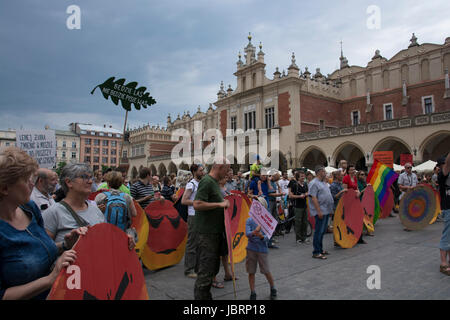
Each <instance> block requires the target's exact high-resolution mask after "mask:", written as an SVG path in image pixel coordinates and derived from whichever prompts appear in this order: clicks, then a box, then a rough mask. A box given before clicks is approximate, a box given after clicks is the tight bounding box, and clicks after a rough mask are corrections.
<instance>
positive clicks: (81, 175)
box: [77, 174, 94, 181]
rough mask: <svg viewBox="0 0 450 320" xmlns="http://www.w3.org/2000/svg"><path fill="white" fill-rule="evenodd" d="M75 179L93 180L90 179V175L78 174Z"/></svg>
mask: <svg viewBox="0 0 450 320" xmlns="http://www.w3.org/2000/svg"><path fill="white" fill-rule="evenodd" d="M77 178H81V179H83V180H84V181H86V180H88V181H89V180H92V179H94V177H92V176H91V175H90V174H80V175H79V176H78V177H77Z"/></svg>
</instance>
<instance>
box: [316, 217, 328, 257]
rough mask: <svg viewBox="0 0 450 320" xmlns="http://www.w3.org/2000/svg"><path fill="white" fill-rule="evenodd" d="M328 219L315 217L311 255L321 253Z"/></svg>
mask: <svg viewBox="0 0 450 320" xmlns="http://www.w3.org/2000/svg"><path fill="white" fill-rule="evenodd" d="M328 217H329V215H324V216H323V218H322V219H320V218H319V216H315V217H314V219H315V220H316V225H315V228H314V237H313V248H314V251H313V254H314V255H317V254H321V253H322V252H323V247H322V241H323V236H324V234H325V232H326V231H327V227H328Z"/></svg>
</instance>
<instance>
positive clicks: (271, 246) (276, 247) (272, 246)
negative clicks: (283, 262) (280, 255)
mask: <svg viewBox="0 0 450 320" xmlns="http://www.w3.org/2000/svg"><path fill="white" fill-rule="evenodd" d="M269 249H280V247H278V246H275V245H273V244H269Z"/></svg>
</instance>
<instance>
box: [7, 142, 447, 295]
mask: <svg viewBox="0 0 450 320" xmlns="http://www.w3.org/2000/svg"><path fill="white" fill-rule="evenodd" d="M222 160H223V161H222V162H220V161H219V162H217V163H214V164H213V165H212V166H211V168H210V170H209V172H207V173H206V168H205V167H204V166H203V165H201V164H193V165H192V166H191V168H190V172H191V177H190V179H188V181H186V182H187V183H186V184H185V185H181V186H177V183H176V182H177V181H176V176H175V175H170V176H164V177H158V176H154V175H152V174H151V171H150V169H149V168H145V167H144V168H141V170H140V171H139V175H138V177H137V179H136V180H134V181H128V180H127V173H126V172H125V171H124V170H112V169H108V170H106V171H104V172H101V171H95V172H92V170H91V169H90V167H89V166H88V165H86V164H82V163H70V164H67V165H66V166H65V167H64V168H63V169H62V171H61V174H60V176H59V177H58V175H57V174H56V173H55V172H54V171H52V170H49V169H44V168H39V167H38V165H37V163H36V161H35V160H33V159H32V158H31V157H30V156H29V155H28V154H27V153H25V152H24V151H22V150H20V149H18V148H15V147H9V148H5V149H3V150H2V151H0V208H1V209H0V299H43V298H46V296H47V295H48V293H49V290H50V288H51V286H52V284H53V282H54V281H55V279H56V276H57V275H58V273H59V272H60V270H61V269H62V268H63V267H66V266H68V265H69V264H70V263H72V262H74V261H75V259H76V257H77V253H76V252H75V251H74V250H73V249H72V247H73V246H74V244H75V243H76V241H77V239H78V238H79V236H80V235H84V234H86V233H87V232H89V229H88V227H89V226H93V225H95V224H98V223H103V222H108V223H113V224H115V225H116V226H118V227H119V228H121V229H122V230H123V231H124V232H126V234H127V236H128V240H127V241H128V247H129V249H130V250H133V248H134V246H135V243H136V242H137V234H136V231H135V230H134V229H133V228H132V227H131V219H132V217H134V216H136V209H135V207H134V204H133V199H134V200H135V201H136V202H137V203H138V204H139V205H140V206H141V207H142V208H146V207H147V206H148V205H149V204H150V203H151V202H153V201H156V200H158V199H165V200H167V201H172V202H174V203H179V204H181V205H183V206H185V207H186V209H187V210H186V211H187V213H186V220H187V224H188V238H187V244H186V251H185V258H184V274H185V276H186V277H189V278H192V279H195V285H194V298H195V299H212V295H211V287H215V288H223V287H224V284H223V281H231V280H232V279H233V274H232V271H231V270H230V266H229V264H228V248H227V241H226V235H225V225H224V209H226V208H228V206H229V205H230V204H229V202H228V200H226V196H227V195H229V194H230V193H231V191H233V190H238V191H242V192H243V193H245V194H247V195H248V197H249V198H250V199H252V200H253V201H259V202H261V203H262V204H263V205H264V206H265V207H266V208H267V210H268V211H269V212H270V213H271V214H272V216H273V217H274V218H275V219H276V220H277V221H278V223H279V226H281V225H283V226H284V227H283V228H277V229H276V231H275V232H274V234H273V236H272V237H270V238H269V237H268V236H267V235H266V234H265V233H264V232H263V230H262V229H261V226H259V225H258V224H257V223H256V222H255V221H254V220H253V219H252V218H249V219H248V220H247V222H246V236H247V238H248V247H247V256H246V270H247V272H248V281H249V287H250V299H251V300H254V299H256V292H255V274H256V269H257V266H258V265H259V269H260V272H261V273H262V274H264V275H265V277H266V278H267V281H268V283H269V285H270V297H271V298H272V299H275V298H276V297H277V289H276V287H275V283H274V280H273V277H272V274H271V271H270V267H269V259H268V253H269V250H268V249H279V246H278V245H277V243H278V240H277V237H278V236H280V235H282V234H284V233H288V232H290V231H291V227H292V225H293V226H294V228H293V230H294V233H295V241H296V243H298V244H299V245H310V244H311V239H310V234H309V233H308V224H309V218H308V217H311V219H314V222H315V229H314V233H313V237H312V257H313V258H314V259H321V260H325V259H327V256H328V255H329V252H328V251H326V250H325V249H324V246H323V237H324V235H325V233H326V232H332V226H333V222H332V221H333V215H334V211H335V209H336V206H337V203H338V202H339V199H340V198H341V197H342V196H343V195H344V193H345V192H347V190H349V189H353V190H355V192H356V194H357V195H358V196H361V195H362V194H363V193H364V190H365V188H366V187H367V181H366V178H367V173H366V172H365V171H364V170H360V171H356V170H355V166H354V165H353V164H349V163H347V161H345V160H342V161H341V162H340V163H339V168H338V169H337V170H336V171H334V172H332V173H327V172H326V171H325V167H324V166H321V165H318V166H316V168H315V171H314V174H313V173H312V172H311V171H310V170H307V169H306V168H300V169H296V170H292V174H291V175H288V173H287V172H281V174H280V172H279V171H278V170H267V169H266V168H263V166H262V164H261V161H260V159H259V157H258V158H257V160H256V162H255V163H254V164H252V165H251V167H250V173H249V174H248V175H247V176H245V177H244V173H243V172H237V173H236V174H235V173H234V172H233V170H232V169H231V167H230V164H229V163H227V161H226V159H222ZM449 171H450V154H449V155H448V156H447V157H446V158H443V159H439V161H438V165H437V166H436V168H435V170H434V172H433V173H427V174H424V175H423V176H421V177H420V176H419V177H418V176H417V175H416V174H415V173H413V172H412V165H411V164H410V163H407V164H406V165H405V170H404V172H402V173H401V174H400V176H399V178H398V180H397V181H396V182H395V183H394V184H393V186H392V189H393V194H394V196H395V203H396V205H397V206H396V208H395V209H394V212H392V213H391V215H390V216H395V211H397V212H398V203H399V200H400V199H401V198H402V197H403V196H404V194H405V193H406V192H407V191H408V190H409V189H411V188H414V187H415V186H416V185H418V184H420V183H428V184H430V185H431V186H432V187H433V188H435V189H436V190H438V191H439V192H440V196H441V208H442V213H441V217H440V219H441V220H442V221H444V222H445V227H444V231H443V235H442V239H441V243H440V250H441V251H440V256H441V264H440V271H441V272H442V273H445V274H446V275H450V267H449V262H450V261H449V259H450V239H449V238H450V175H449ZM160 178H161V182H162V183H161V182H160ZM179 187H183V188H184V193H183V195H182V197H181V199H178V197H177V188H179ZM96 191H99V192H98V194H97V195H96V197H95V200H93V201H91V200H89V199H88V197H89V195H91V193H92V192H96ZM405 230H406V229H405ZM406 231H408V230H406ZM365 235H368V236H373V234H372V233H370V232H369V231H368V230H365ZM358 243H361V244H363V243H365V241H364V240H363V238H362V235H361V238H360V239H359V242H358ZM335 245H336V243H335ZM221 263H222V265H223V267H224V271H225V276H224V279H223V281H220V280H218V279H217V275H218V273H219V270H220V264H221ZM24 270H27V272H24ZM235 279H237V278H236V277H235Z"/></svg>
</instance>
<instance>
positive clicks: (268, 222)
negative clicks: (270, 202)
mask: <svg viewBox="0 0 450 320" xmlns="http://www.w3.org/2000/svg"><path fill="white" fill-rule="evenodd" d="M249 215H250V217H252V218H253V220H255V222H256V223H257V224H258V225H260V226H261V229H262V230H263V231H264V233H265V234H266V235H267V236H268V237H269V238H270V237H272V233H273V232H274V231H275V228H276V227H277V224H278V222H277V220H275V218H274V217H272V215H271V214H270V213H269V211H267V210H266V208H264V206H263V205H262V204H261V203H260V202H259V201H253V202H252V206H251V208H250V212H249Z"/></svg>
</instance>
